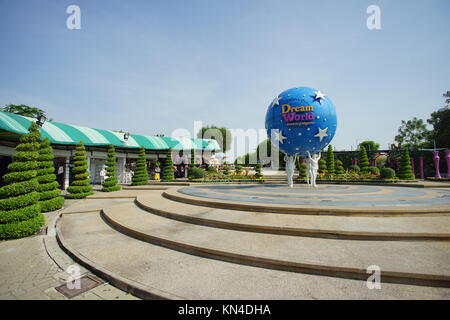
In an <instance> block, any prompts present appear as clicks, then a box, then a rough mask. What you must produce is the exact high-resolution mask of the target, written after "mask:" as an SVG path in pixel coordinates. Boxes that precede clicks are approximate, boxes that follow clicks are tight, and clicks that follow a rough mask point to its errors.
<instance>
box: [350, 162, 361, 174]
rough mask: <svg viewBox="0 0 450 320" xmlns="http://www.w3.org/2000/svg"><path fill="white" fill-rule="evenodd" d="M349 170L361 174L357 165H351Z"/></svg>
mask: <svg viewBox="0 0 450 320" xmlns="http://www.w3.org/2000/svg"><path fill="white" fill-rule="evenodd" d="M348 169H349V170H351V171H355V172H356V173H360V172H361V168H360V167H359V166H357V165H356V164H354V165H351V166H350V167H349V168H348Z"/></svg>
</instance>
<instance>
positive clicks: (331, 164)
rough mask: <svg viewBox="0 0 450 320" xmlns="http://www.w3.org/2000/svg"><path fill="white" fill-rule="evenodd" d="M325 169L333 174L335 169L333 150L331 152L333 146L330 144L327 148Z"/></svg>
mask: <svg viewBox="0 0 450 320" xmlns="http://www.w3.org/2000/svg"><path fill="white" fill-rule="evenodd" d="M327 171H328V173H331V174H333V173H334V171H335V167H334V152H333V147H332V146H331V144H330V145H328V150H327Z"/></svg>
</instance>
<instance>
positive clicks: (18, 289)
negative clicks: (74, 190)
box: [0, 201, 138, 300]
mask: <svg viewBox="0 0 450 320" xmlns="http://www.w3.org/2000/svg"><path fill="white" fill-rule="evenodd" d="M75 203H76V201H73V202H71V205H72V204H75ZM57 215H58V213H57V212H53V213H50V214H47V215H46V221H47V223H48V225H49V228H48V229H49V232H48V235H35V236H31V237H27V238H23V239H17V240H9V241H0V300H67V299H68V298H67V297H65V296H64V295H63V294H61V293H60V292H58V291H56V289H55V287H57V286H59V285H62V284H64V283H66V280H67V279H68V277H69V276H70V275H69V273H67V272H66V270H67V268H68V267H69V266H71V265H76V266H78V267H79V270H80V275H81V276H82V275H83V274H86V273H89V271H88V270H87V269H86V268H84V267H82V266H80V265H78V264H76V263H75V262H74V261H73V260H72V259H71V258H70V257H69V256H68V255H67V254H66V253H65V252H64V251H63V250H62V249H61V248H60V247H59V245H58V243H57V241H56V238H55V234H56V233H55V232H54V223H55V221H56V218H57ZM94 290H95V291H94ZM73 299H74V300H110V299H116V300H118V299H120V300H122V299H124V300H128V299H138V298H136V297H133V296H131V295H129V294H127V293H126V292H123V291H121V290H119V289H117V288H115V287H113V286H111V285H110V284H108V283H104V284H102V285H101V286H100V287H97V288H94V289H91V290H90V291H87V292H85V293H83V294H81V295H79V296H76V297H74V298H73Z"/></svg>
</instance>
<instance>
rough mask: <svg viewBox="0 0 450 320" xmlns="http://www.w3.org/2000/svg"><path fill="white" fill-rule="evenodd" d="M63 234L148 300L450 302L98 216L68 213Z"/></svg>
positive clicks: (410, 288)
mask: <svg viewBox="0 0 450 320" xmlns="http://www.w3.org/2000/svg"><path fill="white" fill-rule="evenodd" d="M112 202H114V200H112ZM123 205H124V204H123ZM128 205H132V203H129V204H128ZM145 214H146V215H147V216H149V215H150V214H149V213H145ZM57 234H58V240H59V242H60V244H61V246H62V247H63V248H64V249H65V250H66V251H68V252H69V253H70V254H71V255H72V256H73V257H74V258H75V259H76V260H77V261H79V262H80V263H82V264H83V265H85V266H87V267H88V268H89V269H91V270H92V271H93V272H94V273H96V274H97V275H99V276H101V277H102V278H104V279H105V280H107V281H109V282H110V283H112V284H113V285H115V286H117V287H119V288H121V289H122V290H126V291H128V292H131V293H133V294H134V295H137V296H139V297H141V298H146V299H449V298H450V291H449V290H448V289H447V288H437V287H419V286H414V285H403V284H391V283H385V282H384V279H383V273H382V281H383V283H382V290H369V289H368V288H367V287H366V282H365V281H359V280H350V279H341V278H335V277H324V276H317V275H310V274H302V273H296V272H285V271H279V270H273V269H265V268H257V267H253V266H247V265H242V264H235V263H228V262H224V261H218V260H216V259H208V258H203V257H199V256H196V255H191V254H186V253H183V252H180V251H177V250H171V249H168V248H165V247H162V246H157V245H153V244H150V243H148V242H144V241H139V240H137V239H134V238H132V237H129V236H126V235H125V234H122V233H120V232H118V231H116V230H114V229H113V228H111V226H109V225H108V224H107V223H106V222H105V221H104V220H103V219H102V218H101V217H100V215H99V214H98V213H80V214H75V213H71V214H68V215H63V216H62V217H61V218H60V219H59V221H58V223H57Z"/></svg>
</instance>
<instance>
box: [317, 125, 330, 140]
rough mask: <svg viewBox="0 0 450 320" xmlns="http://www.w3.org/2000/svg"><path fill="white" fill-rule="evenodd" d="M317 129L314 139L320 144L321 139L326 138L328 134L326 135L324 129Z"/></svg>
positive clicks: (326, 129)
mask: <svg viewBox="0 0 450 320" xmlns="http://www.w3.org/2000/svg"><path fill="white" fill-rule="evenodd" d="M318 129H319V133H317V134H316V135H315V136H314V137H316V138H319V139H320V142H322V140H323V138H325V137H328V134H327V131H328V128H325V129H320V128H318Z"/></svg>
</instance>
